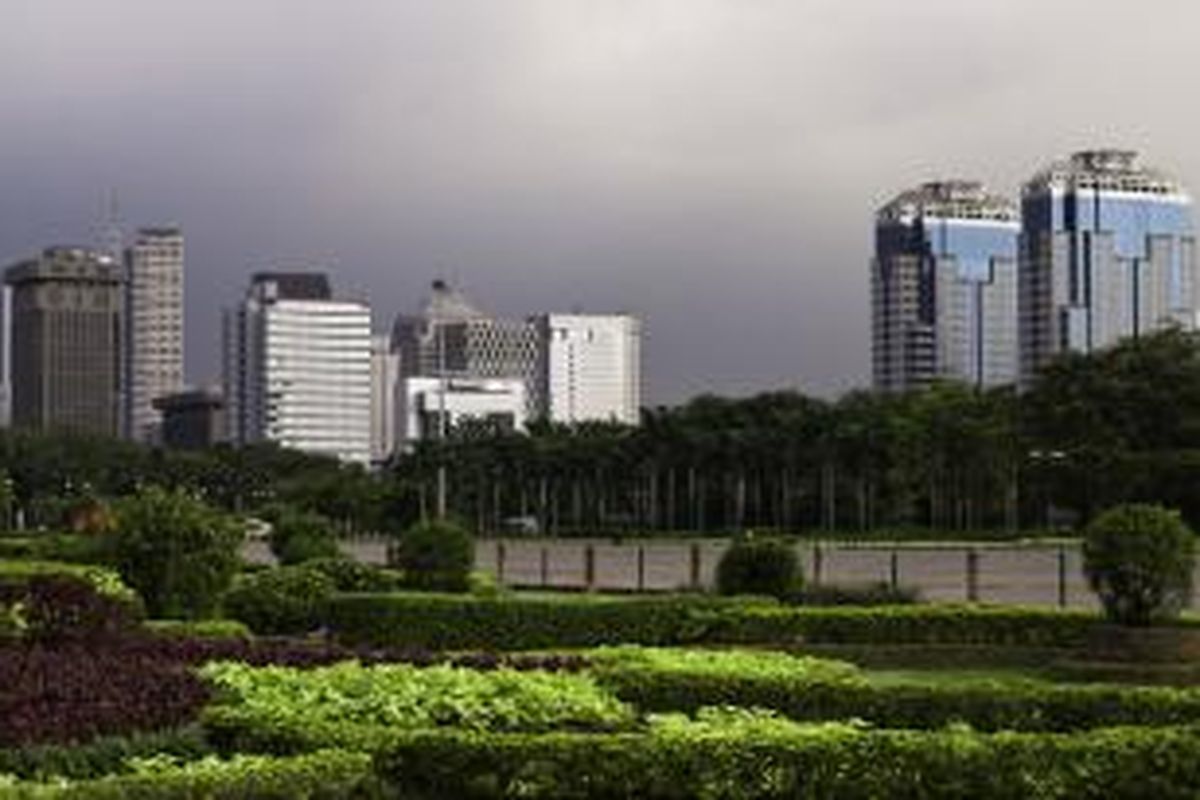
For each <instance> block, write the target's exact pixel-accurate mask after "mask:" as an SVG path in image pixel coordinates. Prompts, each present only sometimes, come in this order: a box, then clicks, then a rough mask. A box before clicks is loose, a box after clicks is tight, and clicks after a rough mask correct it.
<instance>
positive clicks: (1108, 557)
mask: <svg viewBox="0 0 1200 800" xmlns="http://www.w3.org/2000/svg"><path fill="white" fill-rule="evenodd" d="M1195 565H1196V537H1195V534H1193V533H1192V531H1191V530H1190V529H1189V528H1188V526H1187V525H1186V524H1185V523H1184V522H1183V520H1181V519H1180V518H1179V514H1178V513H1175V512H1172V511H1167V510H1166V509H1164V508H1159V507H1156V506H1149V505H1128V506H1119V507H1117V508H1112V509H1109V510H1108V511H1105V512H1104V513H1103V514H1101V515H1100V516H1098V517H1097V518H1096V519H1094V520H1092V522H1091V524H1090V525H1088V527H1087V532H1086V537H1085V539H1084V543H1083V569H1084V572H1085V573H1086V575H1087V579H1088V583H1089V584H1090V585H1091V587H1092V590H1093V591H1095V592H1096V593H1097V594H1098V595H1099V596H1100V602H1101V604H1102V605H1103V606H1104V613H1105V616H1107V617H1108V619H1109V620H1111V621H1113V622H1117V623H1120V624H1122V625H1134V626H1144V625H1149V624H1150V623H1151V622H1152V621H1154V620H1156V619H1164V618H1169V617H1173V616H1176V615H1178V614H1179V612H1180V611H1181V610H1183V608H1184V607H1185V606H1186V605H1187V603H1188V601H1189V600H1190V599H1191V596H1192V580H1193V572H1194V570H1195Z"/></svg>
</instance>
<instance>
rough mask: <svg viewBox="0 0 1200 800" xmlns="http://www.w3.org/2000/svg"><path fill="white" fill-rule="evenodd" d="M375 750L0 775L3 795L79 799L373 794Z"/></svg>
mask: <svg viewBox="0 0 1200 800" xmlns="http://www.w3.org/2000/svg"><path fill="white" fill-rule="evenodd" d="M375 786H376V783H375V781H374V778H373V774H372V770H371V759H370V756H367V755H364V754H362V753H351V752H346V751H342V750H323V751H319V752H315V753H311V754H308V755H303V756H298V757H295V758H271V757H265V756H235V757H234V758H232V759H230V760H228V761H221V760H218V759H215V758H205V759H201V760H200V761H193V762H189V763H183V764H175V763H171V761H170V759H147V760H146V761H144V762H143V763H141V764H140V765H137V767H136V769H135V771H134V772H133V773H131V774H126V775H112V776H108V777H104V778H98V779H95V780H88V781H79V782H65V783H60V784H36V783H28V782H16V783H14V782H11V781H10V782H9V784H8V785H7V786H6V785H5V783H4V782H2V781H0V797H4V798H8V797H13V798H18V797H19V798H38V799H39V800H40V798H54V800H59V799H60V798H64V799H66V798H79V799H80V800H84V799H85V798H86V800H109V798H112V800H138V799H139V798H146V800H173V798H181V800H182V799H183V798H187V799H188V800H192V798H201V797H202V798H207V799H208V800H221V799H223V798H228V799H229V800H243V799H249V800H292V798H322V800H335V799H336V798H343V797H344V798H351V797H353V798H362V797H370V796H374V795H376V794H377V793H376V792H375V791H374V788H375Z"/></svg>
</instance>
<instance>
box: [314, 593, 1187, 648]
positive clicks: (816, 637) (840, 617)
mask: <svg viewBox="0 0 1200 800" xmlns="http://www.w3.org/2000/svg"><path fill="white" fill-rule="evenodd" d="M1097 621H1098V620H1097V617H1096V616H1095V615H1094V614H1090V613H1087V612H1083V611H1078V612H1072V611H1066V612H1064V611H1056V610H1052V609H1039V608H1021V607H1016V606H1005V607H1000V606H952V605H901V606H876V607H856V606H828V607H818V606H814V607H804V606H782V605H778V604H774V603H771V602H769V601H766V600H756V601H752V602H748V601H740V600H736V599H724V598H708V597H701V596H688V595H684V596H678V597H644V598H635V599H623V598H593V597H587V596H582V597H564V596H554V597H537V596H535V597H522V596H519V595H517V596H512V597H500V598H483V597H469V596H458V595H448V594H432V593H415V592H412V593H393V594H348V595H340V596H337V597H335V598H334V599H333V601H332V602H331V603H330V606H329V616H328V619H327V623H328V626H329V628H330V630H331V632H332V633H334V635H336V636H337V637H338V638H339V639H340V640H342V641H344V642H347V643H349V644H354V645H368V646H374V647H383V646H386V647H401V648H404V647H417V648H427V649H432V650H469V649H492V650H529V649H540V648H549V647H593V646H598V645H604V644H642V645H680V644H699V643H711V644H738V643H742V644H760V645H761V644H774V645H781V646H796V645H799V644H802V643H814V644H817V643H823V644H876V645H880V644H940V645H986V646H1005V645H1014V646H1026V647H1059V648H1063V647H1078V646H1080V645H1082V644H1083V643H1084V642H1086V640H1087V638H1088V634H1089V632H1090V631H1092V630H1093V629H1094V627H1095V626H1096V624H1097ZM1177 624H1180V625H1195V624H1196V623H1194V622H1192V621H1190V620H1186V619H1185V620H1181V621H1180V622H1178V623H1177Z"/></svg>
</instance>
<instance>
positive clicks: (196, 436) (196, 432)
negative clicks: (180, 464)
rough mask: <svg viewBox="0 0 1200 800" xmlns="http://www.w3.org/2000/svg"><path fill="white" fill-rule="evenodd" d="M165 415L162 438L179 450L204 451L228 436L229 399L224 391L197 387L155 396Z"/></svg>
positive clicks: (156, 404) (160, 409) (155, 404)
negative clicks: (223, 395) (223, 394)
mask: <svg viewBox="0 0 1200 800" xmlns="http://www.w3.org/2000/svg"><path fill="white" fill-rule="evenodd" d="M154 408H155V409H156V410H157V411H158V412H159V413H160V414H161V415H162V434H161V437H160V438H161V441H162V444H163V446H164V447H169V448H172V449H176V450H203V449H205V448H207V447H212V446H213V445H214V444H216V443H217V442H220V441H223V440H224V438H225V431H226V426H225V401H224V399H223V398H222V397H221V393H220V392H215V391H210V390H206V389H193V390H191V391H186V392H176V393H175V394H169V395H163V396H161V397H156V398H155V399H154Z"/></svg>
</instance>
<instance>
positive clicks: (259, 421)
mask: <svg viewBox="0 0 1200 800" xmlns="http://www.w3.org/2000/svg"><path fill="white" fill-rule="evenodd" d="M224 328H225V331H224V351H225V386H224V394H225V399H226V416H227V424H228V426H229V438H230V440H231V441H234V442H237V443H249V442H256V441H274V442H278V443H279V444H280V445H282V446H284V447H289V448H293V449H296V450H303V451H305V452H309V453H316V454H322V455H329V456H334V457H336V458H338V459H340V460H343V461H349V462H356V463H360V464H364V465H365V464H368V463H369V462H370V460H371V312H370V308H369V307H368V306H367V305H366V304H365V303H360V302H353V301H346V300H335V299H333V298H332V296H331V293H330V289H329V282H328V279H327V278H326V277H325V276H324V275H321V274H318V273H259V274H257V275H255V276H254V278H253V281H252V282H251V286H250V289H249V290H248V291H247V293H246V297H245V299H244V300H243V301H242V303H241V304H240V305H239V306H238V307H237V308H236V309H232V310H230V311H227V312H226V314H225V325H224Z"/></svg>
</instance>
